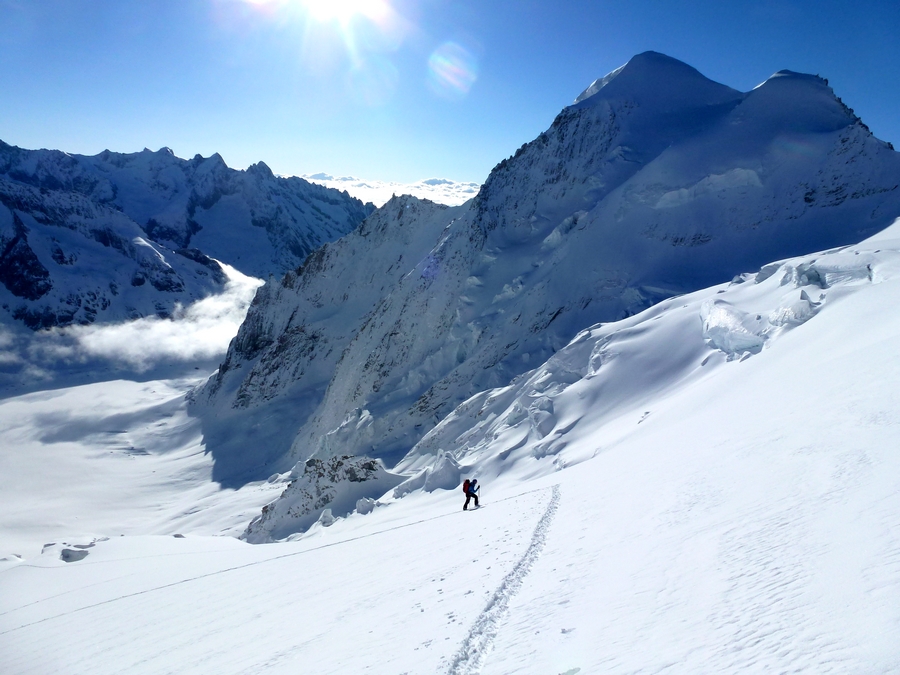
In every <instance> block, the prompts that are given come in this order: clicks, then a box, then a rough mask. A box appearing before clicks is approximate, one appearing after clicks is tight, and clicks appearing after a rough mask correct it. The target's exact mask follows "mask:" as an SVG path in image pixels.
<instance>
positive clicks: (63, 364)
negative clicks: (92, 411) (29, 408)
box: [0, 264, 263, 380]
mask: <svg viewBox="0 0 900 675" xmlns="http://www.w3.org/2000/svg"><path fill="white" fill-rule="evenodd" d="M222 268H223V269H224V270H225V273H226V274H227V275H228V282H227V284H226V285H225V289H224V291H223V292H222V293H220V294H218V295H212V296H209V297H207V298H204V299H203V300H199V301H197V302H195V303H193V304H191V305H187V306H185V307H181V306H178V307H176V309H175V311H174V312H173V315H172V318H169V319H161V318H158V317H147V318H143V319H137V320H134V321H128V322H125V323H118V324H92V325H89V326H68V327H65V328H56V329H53V330H49V331H41V332H38V333H32V332H31V331H27V330H25V329H19V327H17V326H14V327H7V328H2V327H0V369H2V370H3V371H4V372H5V373H8V374H10V375H13V376H14V377H19V378H22V377H25V378H30V379H34V378H37V379H42V380H47V379H57V378H58V377H60V376H64V375H65V374H66V372H67V367H69V366H78V365H85V366H92V367H94V366H96V367H101V366H103V365H105V366H112V367H115V368H116V369H123V368H124V369H128V370H132V371H134V372H137V373H144V372H146V371H148V370H150V369H152V368H154V367H157V366H165V365H173V364H178V363H181V364H189V363H191V362H199V361H204V360H210V359H216V358H218V357H221V356H223V355H224V354H225V351H226V350H227V349H228V343H229V342H230V341H231V339H232V338H233V337H234V336H235V335H236V334H237V331H238V328H239V327H240V325H241V322H242V321H243V320H244V317H245V316H246V314H247V309H248V307H249V306H250V302H251V300H253V296H254V294H255V293H256V289H257V288H259V287H260V286H261V285H262V284H263V282H262V281H261V280H260V279H255V278H253V277H248V276H245V275H243V274H241V273H240V272H238V271H237V270H236V269H234V268H232V267H229V266H228V265H224V264H222ZM16 373H18V375H16Z"/></svg>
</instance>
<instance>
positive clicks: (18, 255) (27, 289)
mask: <svg viewBox="0 0 900 675" xmlns="http://www.w3.org/2000/svg"><path fill="white" fill-rule="evenodd" d="M373 208H374V207H372V206H371V205H364V204H363V203H362V202H360V201H359V200H357V199H353V198H351V197H349V196H348V195H347V194H346V193H343V192H338V191H335V190H329V189H326V188H323V187H321V186H318V185H313V184H311V183H308V182H306V181H304V180H302V179H300V178H290V179H285V178H277V177H275V176H274V175H273V174H272V172H271V171H270V170H269V169H268V167H266V165H265V164H263V163H261V162H260V163H259V164H255V165H253V166H251V167H250V168H249V169H247V170H246V171H235V170H233V169H229V168H228V167H227V166H226V165H225V162H224V161H223V160H222V158H221V157H220V156H219V155H213V156H212V157H209V158H203V157H200V156H199V155H198V156H196V157H194V158H193V159H191V160H184V159H179V158H177V157H175V156H174V155H173V154H172V152H171V150H169V149H168V148H163V149H162V150H160V151H158V152H151V151H149V150H144V151H143V152H139V153H133V154H121V153H114V152H109V151H104V152H102V153H100V154H99V155H96V156H93V157H86V156H81V155H69V154H66V153H64V152H59V151H52V150H23V149H21V148H16V147H13V146H10V145H7V144H5V143H2V142H0V304H2V306H3V308H4V309H5V310H6V312H7V313H8V315H9V316H11V317H12V318H14V319H16V320H21V321H23V322H24V323H25V324H26V325H28V326H29V327H30V328H33V329H36V328H45V327H48V326H55V325H68V324H72V323H75V324H87V323H92V322H93V321H95V320H97V319H98V318H99V319H100V320H101V321H117V320H124V319H133V318H136V317H139V316H153V315H168V314H171V313H172V311H173V309H174V307H175V304H176V303H181V304H186V303H187V302H190V301H193V300H197V299H199V298H201V297H204V296H206V295H209V294H211V293H213V292H216V291H218V290H220V289H221V286H222V285H223V284H224V283H225V275H223V274H222V270H221V269H220V268H219V266H218V265H217V263H216V262H215V261H220V262H223V263H226V264H229V265H232V266H234V267H236V268H237V269H238V270H240V271H241V272H243V273H245V274H249V275H252V276H255V277H262V278H266V277H268V276H269V275H270V274H276V275H279V276H280V275H281V274H283V273H284V272H286V271H287V270H290V269H294V268H296V267H297V266H298V265H300V263H302V262H303V260H304V259H305V258H306V256H307V255H308V254H309V253H310V252H311V251H313V250H314V249H316V248H318V247H319V246H320V245H322V244H323V243H325V242H326V241H331V240H333V239H336V238H338V237H339V236H341V235H343V234H346V233H347V232H349V231H350V230H352V229H353V228H355V227H356V226H357V225H358V224H359V223H360V222H361V221H362V220H363V219H364V218H365V217H366V215H368V214H369V213H370V212H371V210H372V209H373Z"/></svg>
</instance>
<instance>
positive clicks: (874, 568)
mask: <svg viewBox="0 0 900 675" xmlns="http://www.w3.org/2000/svg"><path fill="white" fill-rule="evenodd" d="M898 303H900V223H897V224H895V225H894V226H892V227H891V228H889V229H888V230H886V231H885V232H883V233H882V234H880V235H876V236H875V237H873V238H870V239H868V240H866V241H864V242H862V243H861V244H857V245H851V246H846V247H843V248H839V249H835V250H830V251H825V252H821V253H816V254H811V255H806V256H802V257H798V258H792V259H789V260H784V261H781V262H776V263H773V264H771V265H766V266H764V267H763V268H762V269H760V270H759V271H758V272H757V273H753V274H745V275H743V276H741V277H738V278H736V279H735V280H734V281H733V282H731V283H726V284H722V285H719V286H715V287H712V288H709V289H706V290H702V291H698V292H694V293H691V294H688V295H683V296H680V297H676V298H672V299H670V300H667V301H664V302H662V303H660V304H658V305H656V306H654V307H652V308H650V309H648V310H646V311H644V312H642V313H640V314H638V315H636V316H633V317H630V318H627V319H625V320H622V321H618V322H614V323H606V324H602V325H596V326H593V327H590V328H587V329H586V330H584V331H583V332H581V333H580V334H579V335H578V336H577V337H576V338H575V339H574V340H573V341H572V342H571V343H570V344H569V345H568V346H566V347H564V348H563V349H561V350H560V351H558V352H557V353H556V354H555V355H554V356H553V357H552V358H551V359H550V360H549V361H548V362H547V363H545V364H543V365H541V366H539V367H538V368H536V369H535V370H533V371H530V372H527V373H524V374H523V375H521V376H519V377H518V378H517V379H516V380H515V381H514V382H512V383H511V384H509V385H508V386H506V387H503V388H500V389H495V390H492V391H488V392H484V393H482V394H478V395H476V396H475V397H473V398H471V399H469V400H468V401H466V402H465V403H463V404H462V405H461V406H460V407H459V408H457V409H456V410H455V411H454V412H453V413H451V414H450V415H449V416H448V417H446V418H445V419H444V420H443V422H441V423H440V424H438V425H437V426H436V427H435V428H434V429H433V430H432V431H431V432H430V433H429V434H427V435H426V436H425V437H424V438H423V439H422V440H421V441H420V442H419V443H418V445H417V446H416V447H415V448H414V449H413V450H412V452H411V453H410V454H409V455H408V456H407V457H406V458H405V459H404V460H403V462H402V463H401V465H400V466H399V467H398V468H399V469H401V470H404V471H406V473H407V474H408V475H409V476H410V479H409V480H410V481H411V482H412V483H414V484H415V485H423V486H427V485H428V481H427V480H425V481H422V473H421V472H429V471H433V470H435V469H436V468H437V467H440V466H444V467H446V466H448V465H449V466H451V467H453V466H456V467H458V468H459V471H460V476H476V477H478V478H479V481H480V482H481V483H482V484H483V485H484V487H483V491H482V495H481V498H482V502H483V504H484V506H483V507H482V508H481V509H478V510H475V511H470V512H463V511H462V510H461V506H462V498H461V497H462V495H461V492H460V491H459V490H458V488H454V489H442V488H437V489H434V490H432V491H431V492H428V491H426V490H425V489H424V488H418V489H412V490H411V491H406V490H404V489H402V488H403V485H400V486H398V487H397V488H395V489H393V490H391V491H389V492H387V493H386V494H385V495H384V496H382V497H380V498H379V499H377V500H375V501H369V502H366V504H367V506H366V508H365V509H362V511H365V512H366V513H365V514H363V513H360V512H356V513H353V514H351V515H349V516H348V517H346V518H338V519H336V520H335V521H334V522H333V523H332V524H331V525H330V527H326V526H325V523H326V522H328V521H321V520H320V521H319V522H318V523H316V524H314V525H313V526H312V527H311V528H310V529H309V530H308V531H307V532H306V533H305V534H302V535H294V536H292V537H291V538H290V539H291V541H282V542H279V543H272V544H267V545H257V546H254V545H250V544H247V543H245V542H242V541H240V540H238V539H236V538H234V537H231V536H212V535H216V534H225V535H229V534H237V533H238V532H239V530H240V524H241V523H244V524H245V523H246V522H247V515H248V514H250V513H252V512H254V509H258V508H259V506H260V505H261V504H263V503H265V502H266V501H268V500H270V499H273V498H274V497H275V496H276V495H277V494H278V493H279V492H280V491H281V490H283V489H284V487H285V486H284V482H285V480H286V478H287V477H286V476H280V475H276V476H273V477H272V478H271V479H270V481H269V482H260V483H256V484H248V485H245V486H244V487H242V488H241V489H240V490H237V491H234V490H225V489H217V486H216V485H215V484H214V483H212V482H211V481H210V480H209V478H210V475H211V462H210V460H209V458H208V456H206V455H204V454H203V449H202V446H201V445H200V443H199V433H198V431H197V429H196V428H195V427H194V426H193V425H194V424H196V422H195V421H194V420H193V419H192V418H189V417H188V416H186V414H185V404H184V392H185V391H186V389H187V388H188V387H189V386H191V384H193V382H191V381H168V382H148V383H143V384H140V383H134V382H120V383H118V384H116V385H115V386H110V385H104V386H103V387H99V386H98V385H91V387H94V388H91V387H82V388H74V389H61V390H56V391H53V392H40V393H33V394H29V395H26V396H19V397H9V398H7V399H5V400H3V401H2V402H0V422H2V424H0V429H2V432H0V434H2V435H0V442H2V444H3V446H4V447H6V448H11V447H12V448H16V452H4V453H3V454H2V455H0V461H2V462H3V465H2V466H0V513H2V514H3V516H2V520H0V542H2V543H0V548H2V554H3V555H5V556H6V557H5V559H4V560H3V562H2V563H0V566H2V567H0V671H2V672H3V673H13V674H15V675H25V674H44V673H58V672H68V673H91V675H100V674H103V673H115V674H117V675H118V674H119V673H153V674H158V673H214V674H215V675H226V674H231V673H298V672H300V673H362V672H365V673H390V674H397V673H448V674H451V673H452V674H456V673H484V674H485V675H488V674H493V673H551V674H566V675H574V674H575V673H659V672H664V671H665V672H677V673H747V672H802V673H817V674H818V673H891V672H897V671H898V669H900V647H898V645H900V640H898V636H900V530H898V528H897V526H896V525H897V514H898V513H900V454H898V450H897V448H898V447H900V442H898V441H900V413H898V410H900V400H898V398H900V394H898V388H897V382H898V381H900V360H898V359H897V336H898V334H900V315H898V313H897V312H896V307H897V305H898ZM88 400H91V401H93V403H92V404H90V405H88V404H86V403H85V401H88ZM426 478H427V476H426ZM395 495H403V496H402V497H398V496H395ZM121 535H125V536H121ZM42 545H43V552H42V553H41V552H39V551H40V548H41V546H42ZM15 553H18V554H21V556H22V557H21V558H20V557H17V556H14V555H13V554H15Z"/></svg>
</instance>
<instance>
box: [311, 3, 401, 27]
mask: <svg viewBox="0 0 900 675" xmlns="http://www.w3.org/2000/svg"><path fill="white" fill-rule="evenodd" d="M300 4H301V5H303V7H304V8H306V11H307V12H308V13H309V15H310V16H311V17H312V18H313V19H315V20H317V21H323V22H324V21H337V22H338V23H341V24H347V23H349V22H350V21H351V20H352V19H354V18H355V17H357V16H370V15H371V14H373V11H375V12H378V13H380V11H379V10H380V8H379V7H378V5H383V3H382V2H379V0H300Z"/></svg>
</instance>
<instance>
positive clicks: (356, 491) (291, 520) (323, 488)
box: [241, 456, 403, 544]
mask: <svg viewBox="0 0 900 675" xmlns="http://www.w3.org/2000/svg"><path fill="white" fill-rule="evenodd" d="M300 467H301V465H298V466H297V467H295V468H294V472H293V473H292V475H291V482H290V483H289V484H288V486H287V488H285V490H284V492H283V493H282V494H281V496H280V497H279V498H278V499H277V500H275V501H274V502H272V503H271V504H268V505H267V506H264V507H263V510H262V514H261V515H259V516H257V517H256V518H254V519H253V521H252V522H251V523H250V524H249V525H248V526H247V529H246V531H245V532H244V534H243V535H241V538H242V539H245V540H246V541H248V542H250V543H251V544H260V543H266V542H269V541H273V540H276V539H284V538H286V537H288V536H289V535H292V534H296V533H300V532H305V531H306V530H307V529H309V527H310V526H311V525H312V524H313V523H316V522H319V523H321V524H322V525H323V526H325V527H328V526H329V525H331V524H332V523H333V522H334V520H335V518H338V517H341V516H346V515H347V514H349V513H351V512H352V511H353V510H354V509H359V512H360V513H369V512H371V511H372V509H373V508H374V507H375V504H376V502H374V498H375V497H380V496H382V495H383V494H384V493H385V492H387V491H389V490H390V489H391V488H392V487H394V486H395V485H397V483H399V482H400V481H401V480H403V478H402V477H400V476H397V475H395V474H392V473H389V472H387V471H386V470H385V468H384V465H383V464H382V463H381V461H379V460H377V459H371V458H369V457H348V456H343V457H331V458H329V459H324V460H322V459H310V460H307V461H306V462H305V463H304V464H302V471H301V470H300ZM360 506H362V508H359V507H360Z"/></svg>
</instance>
